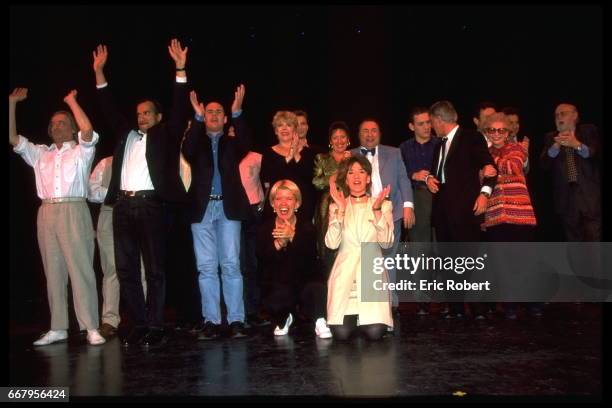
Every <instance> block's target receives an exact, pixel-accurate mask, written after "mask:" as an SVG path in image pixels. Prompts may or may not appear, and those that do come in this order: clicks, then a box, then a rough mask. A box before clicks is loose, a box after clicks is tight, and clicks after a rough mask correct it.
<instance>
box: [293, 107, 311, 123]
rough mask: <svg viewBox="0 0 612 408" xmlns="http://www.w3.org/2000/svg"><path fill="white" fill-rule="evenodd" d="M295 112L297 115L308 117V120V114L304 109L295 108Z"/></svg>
mask: <svg viewBox="0 0 612 408" xmlns="http://www.w3.org/2000/svg"><path fill="white" fill-rule="evenodd" d="M293 114H294V115H295V116H303V117H305V118H306V122H308V114H307V113H306V112H304V111H303V110H295V111H293Z"/></svg>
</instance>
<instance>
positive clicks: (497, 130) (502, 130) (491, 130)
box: [485, 128, 509, 135]
mask: <svg viewBox="0 0 612 408" xmlns="http://www.w3.org/2000/svg"><path fill="white" fill-rule="evenodd" d="M508 131H509V130H508V129H506V128H486V129H485V132H487V133H489V134H491V135H494V134H495V133H499V134H500V135H505V134H506V133H508Z"/></svg>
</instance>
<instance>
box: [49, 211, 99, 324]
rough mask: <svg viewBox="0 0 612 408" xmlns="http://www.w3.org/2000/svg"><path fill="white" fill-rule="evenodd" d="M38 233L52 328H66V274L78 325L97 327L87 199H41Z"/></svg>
mask: <svg viewBox="0 0 612 408" xmlns="http://www.w3.org/2000/svg"><path fill="white" fill-rule="evenodd" d="M37 235H38V245H39V247H40V254H41V257H42V261H43V266H44V270H45V276H46V278H47V298H48V300H49V309H50V312H51V330H67V329H68V277H70V283H71V285H72V298H73V301H74V310H75V314H76V317H77V320H78V322H79V328H80V329H81V330H84V329H87V330H92V329H97V328H98V322H99V321H98V292H97V289H96V276H95V273H94V270H93V255H94V230H93V225H92V222H91V213H90V212H89V207H87V203H85V201H82V202H67V203H56V204H45V203H43V204H42V205H41V206H40V208H39V209H38V219H37Z"/></svg>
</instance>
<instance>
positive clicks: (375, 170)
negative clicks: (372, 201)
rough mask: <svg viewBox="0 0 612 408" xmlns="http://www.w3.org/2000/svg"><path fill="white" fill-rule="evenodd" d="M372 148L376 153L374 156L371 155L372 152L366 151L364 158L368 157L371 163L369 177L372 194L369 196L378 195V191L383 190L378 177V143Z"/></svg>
mask: <svg viewBox="0 0 612 408" xmlns="http://www.w3.org/2000/svg"><path fill="white" fill-rule="evenodd" d="M374 148H375V149H376V154H375V155H374V156H372V153H370V152H368V153H367V154H366V159H368V161H369V162H370V164H371V165H372V177H371V179H372V186H371V191H372V195H371V197H378V195H379V194H380V192H381V191H382V190H383V185H382V179H381V178H380V171H379V167H378V157H379V156H380V152H379V151H378V145H376V147H374Z"/></svg>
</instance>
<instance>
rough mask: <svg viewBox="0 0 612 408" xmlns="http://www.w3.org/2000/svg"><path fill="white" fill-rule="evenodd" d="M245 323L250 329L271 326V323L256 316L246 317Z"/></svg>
mask: <svg viewBox="0 0 612 408" xmlns="http://www.w3.org/2000/svg"><path fill="white" fill-rule="evenodd" d="M247 323H248V325H249V326H251V327H264V326H269V325H271V324H272V322H270V321H269V320H266V319H262V318H261V317H259V316H258V315H256V314H252V315H248V316H247Z"/></svg>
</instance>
